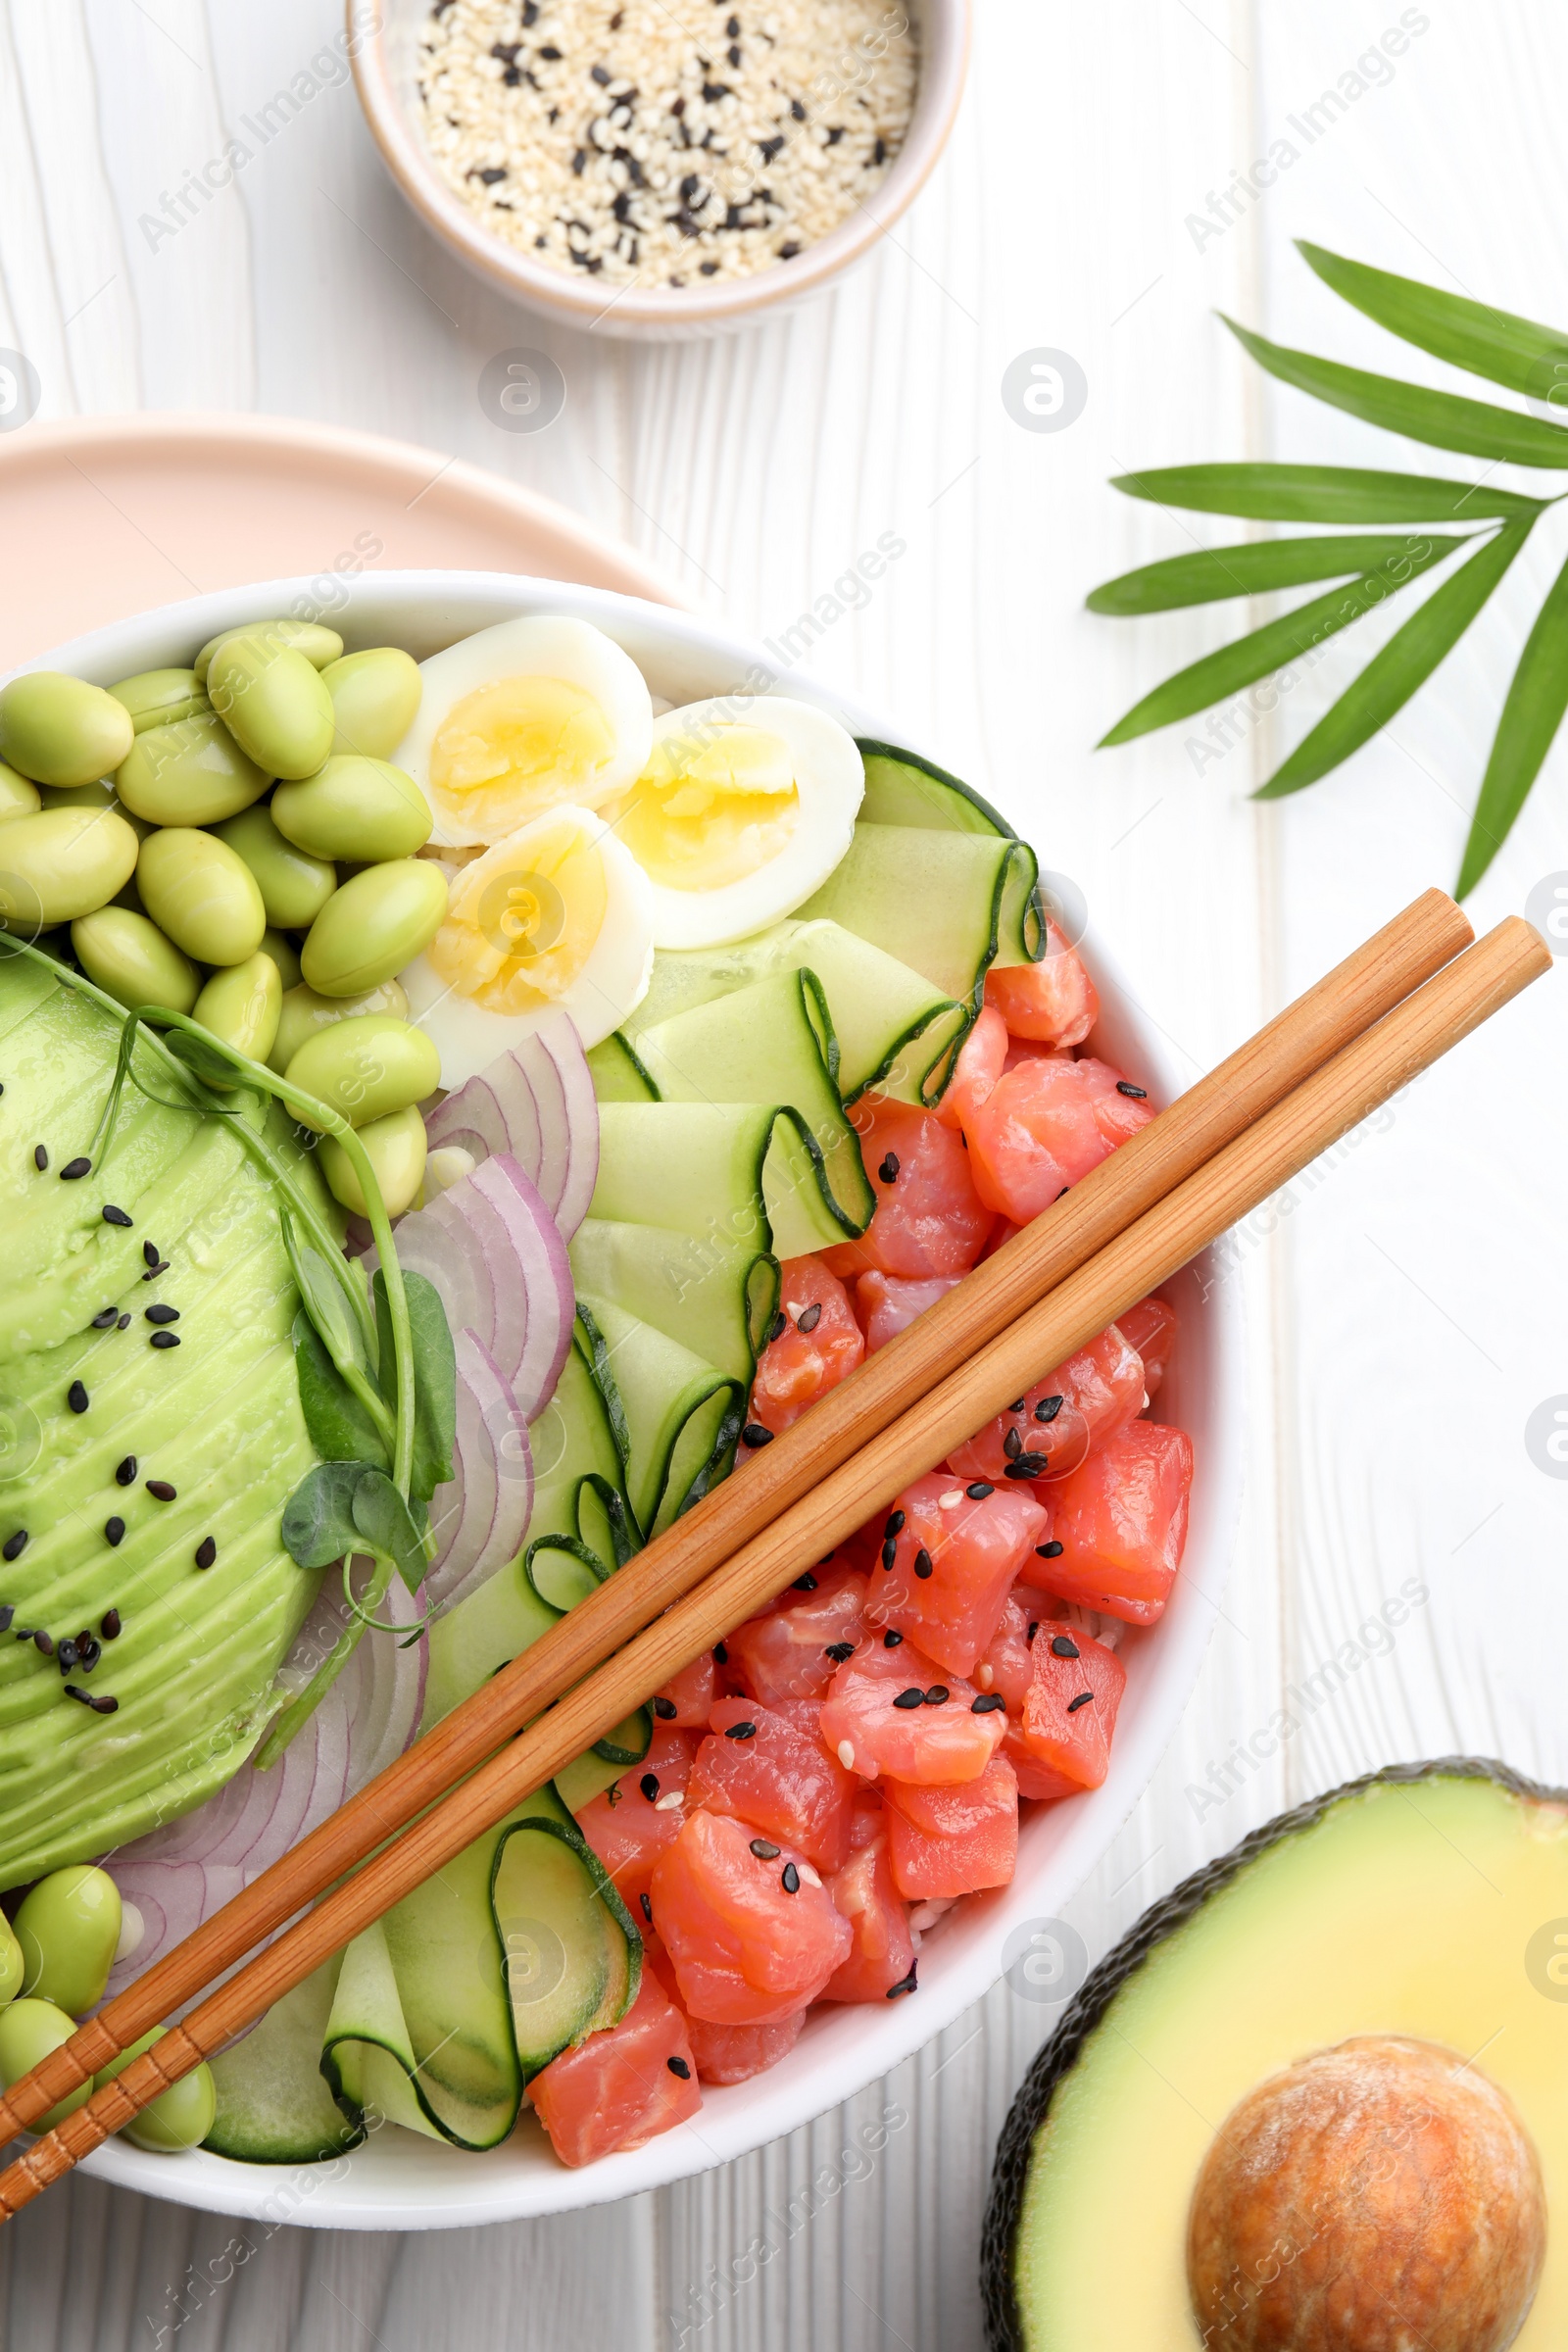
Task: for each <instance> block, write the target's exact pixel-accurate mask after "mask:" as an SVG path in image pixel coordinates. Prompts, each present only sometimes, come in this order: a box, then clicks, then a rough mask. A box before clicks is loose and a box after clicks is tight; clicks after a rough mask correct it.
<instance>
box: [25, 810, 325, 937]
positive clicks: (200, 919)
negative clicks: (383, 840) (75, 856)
mask: <svg viewBox="0 0 1568 2352" xmlns="http://www.w3.org/2000/svg"><path fill="white" fill-rule="evenodd" d="M33 821H34V822H36V821H37V820H36V819H34V820H33ZM17 822H18V823H19V824H25V823H26V822H27V819H26V818H25V817H19V818H18V820H17ZM136 888H137V889H138V890H139V891H140V892H141V897H142V905H143V906H144V907H146V909H147V911H148V913H149V914H150V915H151V916H152V919H153V921H154V922H155V923H156V924H157V925H158V927H159V929H160V930H161V931H165V932H167V933H168V935H169V937H170V938H171V939H172V941H173V943H174V945H175V947H177V948H183V949H184V951H185V953H186V955H187V956H194V957H195V959H196V961H197V962H198V963H215V964H221V965H222V966H223V967H224V968H225V969H226V968H227V967H228V966H229V965H230V964H235V963H243V962H244V961H245V959H246V957H247V956H254V955H255V953H256V951H257V949H258V948H259V947H260V946H261V944H262V933H263V932H264V931H265V930H266V929H267V909H266V907H264V906H263V905H262V894H261V891H260V890H259V888H258V887H257V882H256V876H255V875H254V874H253V873H252V872H251V869H250V867H249V866H248V865H247V864H246V863H245V860H244V858H237V857H236V856H235V855H234V852H233V851H232V850H231V849H230V848H229V846H228V844H227V842H226V841H220V840H219V838H218V836H217V834H216V833H198V832H196V831H195V830H194V829H193V828H192V827H191V826H189V825H167V826H165V827H164V829H163V831H162V832H159V833H149V835H148V836H147V839H146V840H145V841H144V842H143V843H142V845H141V855H140V857H139V858H137V860H136ZM328 904H330V902H328Z"/></svg>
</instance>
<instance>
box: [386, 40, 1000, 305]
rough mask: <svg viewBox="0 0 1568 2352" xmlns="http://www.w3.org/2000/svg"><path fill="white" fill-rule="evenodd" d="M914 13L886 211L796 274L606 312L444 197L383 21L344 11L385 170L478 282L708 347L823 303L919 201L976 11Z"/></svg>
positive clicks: (679, 292)
mask: <svg viewBox="0 0 1568 2352" xmlns="http://www.w3.org/2000/svg"><path fill="white" fill-rule="evenodd" d="M908 4H909V6H910V8H911V10H913V11H917V12H918V17H919V21H920V34H921V56H920V64H919V75H918V79H917V82H916V86H915V98H914V107H913V112H912V113H911V116H910V119H909V128H908V132H907V136H906V138H905V142H904V145H903V146H902V147H901V149H900V150H899V153H898V155H897V156H896V157H895V158H894V161H893V166H892V169H891V170H890V172H888V175H887V177H886V179H885V180H883V182H882V184H881V187H880V188H879V190H878V191H877V195H878V198H879V199H880V202H879V207H878V211H877V212H876V213H873V212H872V211H871V210H870V208H869V207H868V206H865V205H862V206H860V207H859V209H858V212H857V213H855V214H852V215H851V216H850V217H849V219H847V220H845V221H840V222H839V224H838V226H837V227H835V228H831V229H829V230H828V232H827V234H826V235H825V236H823V237H819V238H818V239H817V240H816V241H815V243H814V244H811V245H808V246H807V247H806V248H805V250H804V251H803V252H802V253H801V254H799V255H798V256H796V257H794V258H793V259H792V260H791V262H790V263H789V265H788V268H787V269H786V268H783V267H779V268H776V269H771V270H758V271H756V272H754V273H753V274H752V275H751V276H749V277H742V278H731V279H729V280H728V281H726V282H725V283H724V284H722V285H713V286H709V287H665V288H663V289H661V290H650V291H649V292H648V293H646V294H635V293H633V292H632V291H631V290H630V289H627V290H626V291H624V292H623V293H621V294H618V295H616V296H614V297H613V299H612V300H610V301H609V302H607V301H606V300H605V299H604V297H603V295H602V294H600V293H596V292H595V291H594V289H593V286H592V284H590V283H589V282H587V281H579V280H577V279H575V278H572V277H568V276H567V275H566V273H565V272H564V270H550V269H545V268H543V267H541V266H540V265H539V264H538V263H535V262H530V261H529V260H528V258H527V256H526V255H525V254H522V253H517V252H515V251H514V249H513V248H512V247H510V246H508V245H505V244H503V243H502V241H501V239H500V238H499V237H495V236H492V235H491V234H490V233H489V231H488V230H486V229H484V228H482V227H481V226H480V225H479V222H478V221H477V219H476V217H475V216H474V215H473V214H471V213H469V212H468V211H467V209H466V207H465V206H464V205H463V204H461V203H460V202H459V200H458V198H457V197H456V196H454V195H453V194H452V192H451V191H450V189H448V188H447V186H446V184H445V182H444V181H443V180H442V179H441V177H440V175H439V173H438V172H436V170H435V167H434V165H433V164H432V163H431V161H430V159H429V157H428V156H427V155H426V154H425V151H424V148H423V145H422V143H421V141H420V139H419V137H418V134H417V131H416V129H415V127H414V124H413V123H412V121H411V120H410V117H409V115H408V114H407V112H406V111H405V109H404V107H403V105H402V103H401V102H400V100H399V97H398V94H397V88H396V84H395V80H394V75H393V71H392V63H391V53H390V44H389V32H390V27H389V22H388V14H387V12H386V11H385V10H384V9H383V8H382V7H381V6H379V5H373V6H371V7H370V8H369V9H368V11H367V7H366V0H345V10H346V19H347V25H348V51H349V63H350V66H351V69H352V71H353V74H354V86H355V88H356V90H357V91H358V93H359V99H360V105H361V108H362V110H363V112H364V115H365V119H366V122H367V123H368V125H369V129H370V135H371V137H372V138H373V139H374V141H375V144H376V147H377V148H378V150H379V151H380V156H381V160H382V162H383V163H384V164H385V166H386V169H387V171H388V172H389V173H390V174H391V176H392V178H393V180H394V181H395V182H396V184H397V186H398V188H399V189H400V191H401V192H402V194H403V196H404V198H405V200H406V201H407V202H408V203H409V204H410V205H411V206H412V207H413V209H414V211H415V213H416V214H417V216H418V218H419V219H420V220H421V221H423V222H424V225H425V226H426V227H427V228H428V229H429V230H430V231H431V233H432V234H433V235H434V236H436V237H439V238H440V239H442V240H443V241H444V242H445V243H446V244H448V245H450V246H452V247H454V248H455V250H456V251H457V253H458V254H459V255H460V257H461V258H462V260H463V261H464V262H466V264H467V266H468V268H469V269H470V270H473V271H474V272H475V273H476V274H477V275H478V276H480V277H482V278H484V279H486V280H488V282H489V283H490V284H492V285H495V286H499V287H500V288H501V289H502V290H503V291H504V292H506V293H508V294H510V295H511V296H512V297H513V298H514V300H515V301H520V302H522V303H525V304H526V305H527V306H528V307H529V308H530V309H533V310H537V311H542V312H546V313H549V314H551V315H552V316H554V317H556V318H558V319H565V320H567V321H569V322H570V323H572V324H573V325H576V326H578V327H581V328H583V329H585V330H586V331H587V332H588V333H590V334H592V333H600V334H609V335H615V334H630V335H636V334H643V335H669V336H671V337H673V336H677V335H680V334H691V335H701V334H703V333H705V332H712V331H714V330H716V329H722V328H724V327H731V326H740V325H743V324H745V323H746V321H747V320H748V319H754V318H758V317H760V316H762V315H764V314H765V313H767V312H768V311H771V310H774V309H776V308H778V307H780V306H786V305H788V306H792V305H793V304H794V303H796V302H797V301H799V300H800V299H801V298H802V297H804V296H806V295H809V294H812V293H814V292H816V291H818V290H819V289H820V288H821V287H823V286H825V285H827V284H828V283H829V282H830V281H831V280H832V279H834V278H836V277H837V276H838V275H839V274H840V272H841V271H843V270H847V269H850V268H851V267H852V266H853V265H854V264H855V263H856V262H858V261H859V260H861V259H863V257H864V256H865V255H866V254H867V253H868V252H869V251H870V249H871V247H872V246H873V245H874V244H875V243H876V242H877V240H878V239H879V238H880V237H882V236H884V235H885V234H886V233H887V231H888V230H889V229H890V228H891V227H892V226H893V224H894V222H895V221H898V220H899V219H900V218H901V217H902V216H903V214H904V213H905V212H907V209H908V207H909V206H910V205H911V204H912V203H913V201H914V199H915V197H916V196H917V195H918V194H919V192H920V190H921V188H922V187H923V186H924V185H925V182H926V180H927V179H928V178H929V177H930V175H931V172H933V171H934V170H935V168H936V164H937V161H938V158H939V157H940V156H941V154H942V151H943V149H944V148H945V147H946V145H947V143H948V139H949V136H950V134H951V132H952V129H953V125H954V123H955V121H956V116H957V111H958V102H959V100H960V98H961V97H962V94H963V85H964V79H965V75H966V73H967V69H968V58H969V47H970V40H971V35H972V27H973V0H908Z"/></svg>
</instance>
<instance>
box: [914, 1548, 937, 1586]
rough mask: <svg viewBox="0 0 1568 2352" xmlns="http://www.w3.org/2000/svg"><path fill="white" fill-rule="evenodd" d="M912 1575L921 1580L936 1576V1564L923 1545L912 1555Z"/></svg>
mask: <svg viewBox="0 0 1568 2352" xmlns="http://www.w3.org/2000/svg"><path fill="white" fill-rule="evenodd" d="M914 1573H915V1575H916V1576H918V1577H922V1578H923V1577H927V1576H934V1575H935V1574H936V1563H935V1562H934V1560H933V1559H932V1557H931V1554H930V1553H929V1552H928V1551H927V1549H926V1547H925V1545H924V1544H921V1546H920V1548H919V1550H918V1551H917V1552H916V1553H915V1555H914Z"/></svg>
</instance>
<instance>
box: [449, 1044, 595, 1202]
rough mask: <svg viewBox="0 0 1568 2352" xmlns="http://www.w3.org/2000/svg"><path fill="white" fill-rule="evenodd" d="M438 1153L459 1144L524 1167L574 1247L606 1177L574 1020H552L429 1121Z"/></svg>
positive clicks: (462, 1089) (462, 1088)
mask: <svg viewBox="0 0 1568 2352" xmlns="http://www.w3.org/2000/svg"><path fill="white" fill-rule="evenodd" d="M425 1127H426V1130H427V1132H428V1134H429V1138H430V1149H431V1150H432V1151H436V1150H438V1149H440V1148H441V1147H442V1146H445V1145H453V1144H455V1145H458V1146H460V1147H461V1149H462V1150H463V1151H465V1152H472V1154H473V1156H474V1158H475V1159H476V1160H484V1159H489V1158H492V1157H494V1156H497V1155H499V1154H500V1153H502V1152H505V1153H507V1154H508V1155H509V1156H510V1157H511V1158H513V1159H515V1160H516V1161H517V1163H518V1165H519V1166H520V1167H521V1169H522V1170H523V1173H524V1174H525V1175H526V1176H527V1177H528V1178H529V1180H530V1182H531V1183H532V1184H533V1185H534V1186H535V1188H536V1190H537V1191H538V1193H539V1195H540V1198H541V1199H542V1200H543V1201H544V1203H545V1206H546V1207H547V1208H548V1209H549V1210H550V1213H551V1215H552V1216H553V1217H554V1218H555V1220H556V1223H557V1224H558V1225H559V1226H560V1228H561V1232H562V1235H563V1238H564V1240H566V1241H568V1242H569V1241H570V1239H571V1237H572V1235H573V1234H574V1233H575V1232H576V1230H577V1228H578V1226H579V1225H580V1224H581V1223H582V1221H583V1218H584V1217H585V1216H586V1215H587V1213H588V1203H589V1201H591V1200H592V1198H593V1190H594V1185H595V1183H596V1181H597V1179H598V1174H599V1105H598V1103H596V1101H595V1100H594V1082H593V1078H592V1075H591V1073H590V1071H589V1068H588V1061H587V1057H586V1055H585V1054H584V1053H583V1050H582V1044H581V1041H580V1039H579V1038H578V1035H577V1032H576V1030H575V1029H574V1028H573V1026H572V1024H571V1020H570V1018H569V1016H568V1015H567V1014H565V1013H564V1012H558V1013H552V1014H551V1015H550V1016H549V1018H548V1019H547V1020H545V1021H544V1022H542V1023H541V1025H540V1026H539V1028H538V1029H536V1030H535V1031H534V1032H533V1034H532V1036H530V1037H527V1038H525V1039H524V1040H523V1042H522V1044H521V1045H519V1046H515V1047H513V1048H512V1049H511V1051H510V1052H508V1053H506V1054H498V1055H497V1057H496V1059H495V1060H494V1061H492V1062H490V1063H489V1064H488V1065H487V1067H486V1068H484V1069H482V1070H481V1071H480V1072H479V1074H478V1076H477V1077H474V1078H470V1079H469V1080H468V1082H467V1084H466V1086H460V1087H459V1088H458V1090H457V1092H456V1093H455V1094H451V1095H448V1096H447V1098H446V1100H445V1102H444V1103H440V1104H439V1105H438V1107H437V1108H436V1109H435V1110H434V1111H432V1112H431V1114H430V1116H429V1117H428V1118H427V1119H426V1121H425Z"/></svg>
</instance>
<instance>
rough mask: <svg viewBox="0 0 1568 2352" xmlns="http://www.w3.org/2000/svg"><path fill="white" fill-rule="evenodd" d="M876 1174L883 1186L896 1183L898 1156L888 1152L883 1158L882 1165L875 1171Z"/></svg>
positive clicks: (897, 1179) (895, 1153)
mask: <svg viewBox="0 0 1568 2352" xmlns="http://www.w3.org/2000/svg"><path fill="white" fill-rule="evenodd" d="M877 1174H878V1175H879V1176H880V1177H881V1179H882V1181H883V1183H884V1184H897V1183H898V1181H899V1155H898V1153H897V1152H888V1153H887V1154H886V1155H885V1156H884V1158H883V1161H882V1165H881V1166H880V1167H879V1168H878V1170H877Z"/></svg>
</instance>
